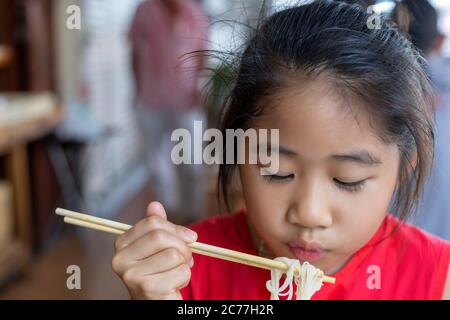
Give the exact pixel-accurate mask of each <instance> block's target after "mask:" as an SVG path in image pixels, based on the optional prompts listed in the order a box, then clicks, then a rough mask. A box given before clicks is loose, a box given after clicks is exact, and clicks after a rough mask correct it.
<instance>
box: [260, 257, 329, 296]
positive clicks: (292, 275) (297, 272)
mask: <svg viewBox="0 0 450 320" xmlns="http://www.w3.org/2000/svg"><path fill="white" fill-rule="evenodd" d="M275 260H277V261H282V262H284V263H286V264H287V265H288V266H289V270H288V271H287V272H286V279H285V280H284V282H283V284H282V285H281V286H280V280H281V277H282V276H283V274H284V273H283V272H282V271H280V270H278V269H272V270H271V271H270V276H271V279H270V280H269V281H267V283H266V288H267V290H269V292H270V299H271V300H279V299H280V296H288V297H287V299H288V300H291V299H292V295H293V291H294V286H293V282H295V285H296V287H297V289H296V291H295V299H296V300H310V299H311V297H312V296H313V295H314V293H316V292H317V291H318V290H320V288H321V287H322V282H323V278H322V276H323V272H322V271H321V270H319V269H317V268H316V267H314V266H313V265H311V264H309V263H308V262H307V261H305V262H304V263H303V264H301V263H300V261H298V260H296V259H289V258H285V257H279V258H276V259H275ZM286 289H287V291H286ZM285 291H286V292H285Z"/></svg>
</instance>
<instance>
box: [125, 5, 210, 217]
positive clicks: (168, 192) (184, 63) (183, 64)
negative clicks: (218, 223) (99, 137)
mask: <svg viewBox="0 0 450 320" xmlns="http://www.w3.org/2000/svg"><path fill="white" fill-rule="evenodd" d="M207 28H208V20H207V18H206V15H205V13H204V12H203V11H202V9H201V7H200V5H199V3H198V2H196V1H193V0H149V1H144V2H142V3H141V4H140V5H139V6H138V8H137V10H136V13H135V16H134V18H133V21H132V23H131V27H130V30H129V40H130V44H131V47H132V64H133V73H134V77H135V84H136V115H137V122H138V125H139V127H140V131H141V134H142V136H143V142H144V143H143V144H144V147H145V154H146V161H147V164H148V169H149V174H150V179H151V180H150V181H151V185H152V189H153V190H154V191H155V196H156V197H157V198H158V199H159V200H160V201H161V202H162V203H164V205H165V206H166V207H167V209H168V211H169V212H177V213H179V214H180V215H183V216H184V217H186V216H189V215H193V214H194V213H195V214H198V212H197V211H198V210H199V209H200V208H199V207H197V206H199V205H201V203H202V200H201V196H202V193H203V192H202V188H201V166H200V165H187V164H183V165H180V166H176V165H175V164H173V163H172V161H171V158H170V155H171V149H172V147H173V145H174V142H172V141H171V134H172V132H173V131H174V130H175V129H177V128H186V129H188V130H190V131H192V126H193V120H194V119H195V120H203V118H204V117H203V113H202V112H201V110H200V108H199V105H200V94H199V90H198V80H199V71H200V69H201V68H202V64H203V58H202V57H200V56H199V55H195V54H193V55H191V56H183V55H185V54H189V53H192V52H194V51H197V50H203V49H206V44H207V42H206V40H207ZM192 185H195V186H196V187H195V188H193V187H192Z"/></svg>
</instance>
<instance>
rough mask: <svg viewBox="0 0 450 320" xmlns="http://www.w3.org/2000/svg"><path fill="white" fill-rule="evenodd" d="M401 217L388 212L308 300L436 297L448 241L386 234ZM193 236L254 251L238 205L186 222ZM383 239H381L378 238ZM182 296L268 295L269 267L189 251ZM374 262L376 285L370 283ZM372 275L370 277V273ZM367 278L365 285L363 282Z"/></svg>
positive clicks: (402, 231) (404, 231) (409, 232)
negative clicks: (191, 260)
mask: <svg viewBox="0 0 450 320" xmlns="http://www.w3.org/2000/svg"><path fill="white" fill-rule="evenodd" d="M399 223H400V222H399V220H398V219H396V218H395V217H393V216H392V215H387V216H386V218H385V219H384V221H383V223H382V224H381V226H380V228H379V229H378V231H377V232H376V233H375V234H374V235H373V237H372V238H371V240H370V241H369V242H368V243H367V244H366V245H364V246H363V247H362V248H361V249H359V250H358V251H357V252H356V253H355V254H354V255H353V257H352V258H351V259H350V261H349V262H348V263H347V264H346V265H345V266H344V267H343V268H342V269H341V270H340V271H338V272H337V273H335V274H334V275H333V276H334V277H335V278H336V284H334V285H332V284H328V283H324V284H323V286H322V288H321V289H320V290H319V291H318V292H316V293H315V294H314V295H313V297H312V299H313V300H314V299H322V300H323V299H387V300H391V299H441V297H442V295H443V291H444V286H445V281H446V276H447V270H448V266H449V260H450V242H448V241H445V240H442V239H439V238H437V237H435V236H432V235H430V234H427V233H425V232H424V231H422V230H420V229H418V228H416V227H414V226H411V225H408V224H401V225H400V227H399V228H398V229H397V231H395V232H394V233H392V234H391V235H389V233H390V232H391V231H392V229H393V228H394V227H395V226H396V225H398V224H399ZM191 228H192V229H193V230H195V231H196V232H197V233H198V235H199V238H198V241H200V242H204V243H208V244H212V245H216V246H221V247H224V248H229V249H233V250H238V251H241V252H246V253H250V254H254V255H257V254H258V253H257V251H256V250H255V249H254V248H253V245H252V242H251V238H250V233H249V230H248V226H247V221H246V211H245V210H244V209H243V210H241V211H239V212H238V213H236V214H233V215H225V216H218V217H213V218H209V219H207V220H204V221H202V222H199V223H196V224H194V225H192V226H191ZM383 238H385V239H384V240H383V241H380V239H383ZM194 261H195V263H194V266H193V268H192V277H191V281H190V283H189V285H188V286H187V287H185V288H184V289H182V291H181V293H182V295H183V298H184V299H214V300H219V299H223V300H229V299H243V300H245V299H249V300H253V299H269V298H270V293H269V292H268V290H267V289H266V286H265V284H266V281H267V280H269V279H270V271H268V270H264V269H259V268H255V267H251V266H246V265H242V264H239V263H234V262H228V261H224V260H221V259H217V258H211V257H206V256H202V255H198V254H194ZM371 266H377V267H379V271H380V272H379V274H380V281H379V285H375V286H374V285H373V284H374V283H373V282H372V280H373V274H374V269H373V267H371ZM371 276H372V277H371ZM368 283H369V285H368Z"/></svg>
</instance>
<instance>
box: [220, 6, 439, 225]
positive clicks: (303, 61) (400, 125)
mask: <svg viewBox="0 0 450 320" xmlns="http://www.w3.org/2000/svg"><path fill="white" fill-rule="evenodd" d="M346 2H348V1H346ZM346 2H342V1H331V0H317V1H313V2H311V3H308V4H304V5H299V6H295V7H292V8H289V9H285V10H282V11H279V12H276V13H274V14H272V15H271V16H269V17H267V18H264V17H261V18H260V23H259V24H258V26H257V28H256V29H255V30H254V31H253V32H252V34H251V36H250V38H249V40H248V42H247V43H246V45H245V49H244V50H243V53H242V54H241V56H240V58H239V64H238V69H237V73H236V78H235V80H234V83H233V87H232V90H231V93H230V95H229V97H228V99H226V101H225V103H224V109H223V113H222V116H221V119H220V123H221V125H220V128H221V131H222V133H223V136H224V137H226V135H225V130H226V129H238V128H242V129H244V130H245V129H247V128H248V127H249V126H250V122H251V121H252V120H253V119H255V118H256V117H258V116H260V115H262V114H263V113H264V111H265V108H266V104H265V103H264V102H265V99H266V98H268V97H270V96H271V95H272V94H274V93H275V92H276V91H277V89H279V88H282V87H283V86H284V85H286V82H285V81H286V79H287V78H288V77H289V78H292V77H295V76H297V75H302V76H307V77H309V78H310V79H314V78H316V77H318V76H320V75H325V76H327V79H328V81H332V84H333V85H335V87H336V88H338V89H339V90H340V92H341V93H342V94H343V95H345V96H347V97H349V98H352V99H357V100H359V101H361V102H362V105H363V106H364V109H365V111H366V112H367V113H368V114H369V115H370V117H371V119H373V120H374V123H376V125H377V128H378V129H379V133H380V134H379V136H380V138H381V139H382V140H383V141H385V142H386V143H395V144H396V145H397V146H398V148H399V152H400V166H399V177H398V179H399V184H398V189H397V190H396V197H395V203H394V208H393V209H394V210H395V212H398V213H399V214H398V215H399V216H400V218H402V219H404V218H406V217H407V216H408V215H409V213H410V212H411V211H413V208H415V206H414V205H415V203H416V202H417V201H419V199H420V197H421V193H422V190H423V185H424V183H425V180H426V177H427V174H428V171H429V170H430V167H431V165H432V159H433V150H434V135H433V111H432V110H433V105H434V96H433V90H432V87H431V84H430V81H429V79H428V77H427V75H426V72H425V60H424V59H423V57H422V56H421V55H420V54H419V53H418V52H417V51H416V50H415V49H414V48H413V47H412V45H411V43H410V42H409V41H408V39H407V38H406V37H405V36H404V35H402V34H401V33H400V32H399V31H398V30H397V28H396V27H395V24H394V23H393V22H392V21H390V20H388V19H387V18H383V17H380V25H379V26H378V27H376V28H370V27H369V26H368V23H367V21H368V20H369V19H370V18H371V15H370V13H368V12H367V11H366V10H365V8H363V6H360V5H358V4H349V3H346ZM294 79H295V78H294ZM298 85H299V86H301V83H300V82H299V83H298ZM224 145H226V143H224ZM223 154H224V156H225V154H226V148H225V147H224V149H223ZM235 154H236V153H235ZM415 154H416V155H417V160H416V162H415V165H414V164H412V163H411V161H412V159H413V158H414V155H415ZM234 163H236V161H235V162H234ZM236 167H237V166H236V164H221V165H220V167H219V177H218V186H219V193H221V195H222V197H223V200H224V201H225V204H226V206H227V208H228V209H229V208H230V206H229V201H228V197H229V185H230V182H231V180H232V178H233V175H234V172H235V169H236Z"/></svg>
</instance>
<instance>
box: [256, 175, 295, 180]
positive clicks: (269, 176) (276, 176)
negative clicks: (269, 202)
mask: <svg viewBox="0 0 450 320" xmlns="http://www.w3.org/2000/svg"><path fill="white" fill-rule="evenodd" d="M293 177H294V174H288V175H284V176H283V175H277V174H270V175H263V178H264V179H267V180H268V181H269V182H284V181H287V180H290V179H292V178H293Z"/></svg>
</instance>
